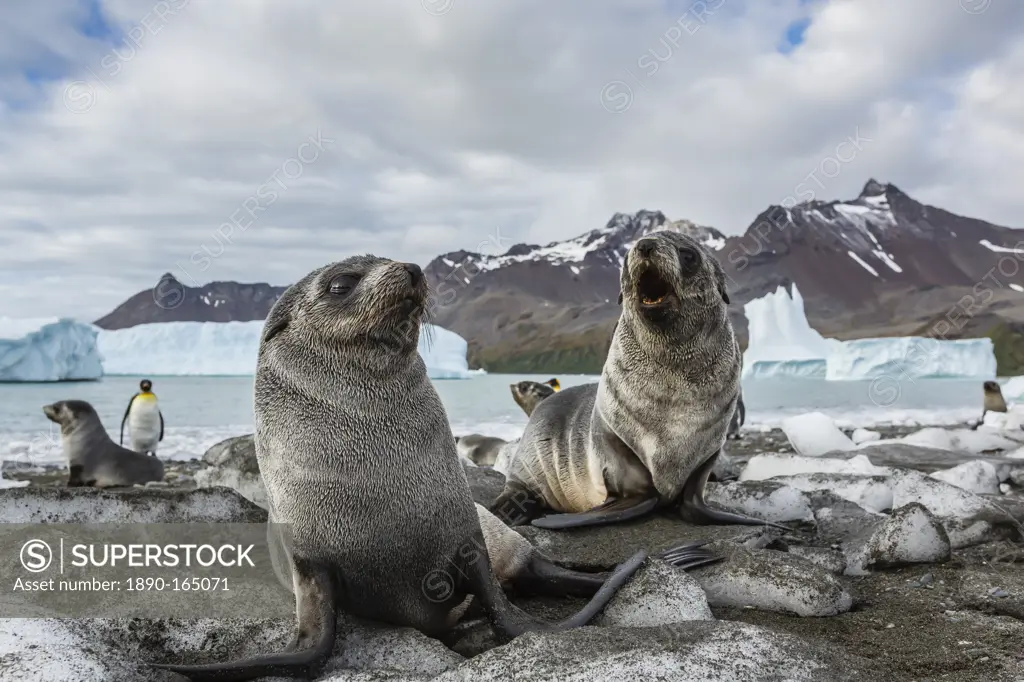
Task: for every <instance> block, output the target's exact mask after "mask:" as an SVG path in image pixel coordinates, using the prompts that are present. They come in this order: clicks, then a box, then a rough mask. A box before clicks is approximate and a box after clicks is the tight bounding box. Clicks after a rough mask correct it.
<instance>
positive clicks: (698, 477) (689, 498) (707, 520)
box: [681, 450, 792, 531]
mask: <svg viewBox="0 0 1024 682" xmlns="http://www.w3.org/2000/svg"><path fill="white" fill-rule="evenodd" d="M719 453H721V450H718V451H717V452H715V454H713V455H711V456H710V457H708V459H707V461H706V462H704V463H703V464H701V465H700V466H699V467H697V469H696V470H695V471H694V472H693V473H692V474H690V477H689V478H688V479H686V483H685V484H684V485H683V494H682V496H681V497H682V508H681V511H682V512H684V514H685V515H687V516H689V517H690V518H689V520H690V521H692V522H693V523H700V524H723V525H742V526H771V527H772V528H778V529H779V530H785V531H791V530H792V529H791V528H788V527H786V526H783V525H780V524H778V523H773V522H771V521H765V520H763V519H755V518H754V517H752V516H745V515H743V514H736V513H734V512H729V511H724V510H721V509H715V508H713V507H709V506H708V504H707V502H705V501H704V486H705V485H706V484H707V482H708V476H709V475H711V470H712V469H713V468H714V466H715V460H717V459H718V455H719Z"/></svg>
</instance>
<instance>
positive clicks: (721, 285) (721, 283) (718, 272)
mask: <svg viewBox="0 0 1024 682" xmlns="http://www.w3.org/2000/svg"><path fill="white" fill-rule="evenodd" d="M715 266H716V267H715V284H716V285H717V286H718V295H719V296H721V297H722V300H723V301H725V303H726V305H728V304H729V303H732V301H730V300H729V292H728V291H726V290H725V270H723V269H722V266H721V265H719V264H718V263H715Z"/></svg>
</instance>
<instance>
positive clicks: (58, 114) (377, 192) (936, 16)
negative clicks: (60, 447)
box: [0, 0, 1024, 319]
mask: <svg viewBox="0 0 1024 682" xmlns="http://www.w3.org/2000/svg"><path fill="white" fill-rule="evenodd" d="M985 1H986V0H963V3H960V4H958V2H956V1H955V0H948V1H947V0H942V2H936V1H935V0H902V1H901V2H899V3H893V2H890V1H888V0H831V1H829V2H825V1H817V2H811V3H801V2H798V1H797V0H772V1H771V2H767V1H758V2H752V1H743V0H703V1H702V2H698V3H694V4H692V5H691V4H690V3H689V2H688V0H684V2H669V3H665V2H663V1H662V0H594V1H589V2H583V1H582V0H581V1H578V2H565V3H550V2H541V1H540V0H514V1H513V0H497V1H495V2H487V3H471V2H468V1H467V0H422V1H421V0H401V1H398V0H395V1H394V2H386V3H385V2H379V3H368V2H364V3H338V2H332V1H331V0H323V1H321V2H313V1H312V0H310V1H308V2H303V3H282V2H272V1H271V0H219V1H218V2H199V1H198V0H192V1H191V2H187V0H165V2H162V3H161V2H152V1H150V0H116V1H114V0H111V1H109V2H106V3H104V4H103V9H104V12H106V14H107V16H108V17H109V18H110V20H111V21H112V22H115V23H116V24H117V25H118V27H119V29H120V31H121V32H122V33H123V34H125V35H127V36H132V37H134V38H135V41H136V43H137V44H133V43H132V42H130V40H129V42H127V43H126V42H124V41H123V40H122V41H121V42H120V43H117V44H110V43H105V42H103V41H100V40H96V39H90V38H86V37H84V36H82V35H81V33H80V31H78V30H77V29H76V26H78V25H80V23H81V21H82V20H83V16H84V10H83V5H82V3H76V2H71V1H70V0H68V1H67V2H64V3H60V2H53V3H42V4H41V6H40V7H38V8H37V7H35V5H40V3H29V5H31V6H32V10H31V11H28V10H26V7H27V6H26V7H21V6H20V5H19V7H18V8H16V11H15V9H3V8H0V99H2V100H3V101H4V103H5V105H4V106H3V107H0V123H2V125H0V246H2V248H0V300H2V301H3V304H2V305H0V314H3V315H12V316H28V315H40V314H70V315H75V316H78V317H84V318H86V319H94V318H96V317H98V316H99V315H101V314H104V313H106V312H107V311H109V310H110V309H111V308H112V307H113V306H114V305H116V304H117V303H119V302H120V301H121V300H123V299H124V298H126V297H127V296H129V295H130V294H133V293H135V292H136V291H139V290H140V289H142V288H144V287H147V286H152V285H153V284H154V283H155V282H156V280H157V278H158V277H159V275H160V274H161V273H163V272H165V271H171V272H174V273H176V274H177V275H178V276H179V277H181V278H182V279H183V280H184V281H186V282H188V281H189V279H188V277H193V278H195V280H197V281H199V282H207V281H211V280H224V279H238V280H242V281H270V282H272V283H276V284H285V283H288V282H290V281H294V280H295V279H297V278H298V277H299V276H301V275H302V274H304V273H305V272H306V271H307V270H309V269H311V268H313V267H316V266H318V265H320V264H322V263H324V262H326V261H329V260H334V259H338V258H342V257H344V256H346V255H349V254H352V253H357V252H366V251H370V252H375V253H379V254H381V255H387V256H391V257H395V258H403V259H410V260H416V261H418V262H420V263H424V264H425V263H426V262H427V261H428V260H429V259H430V258H432V257H433V256H435V255H437V254H438V253H440V252H443V251H448V250H455V249H459V248H467V249H473V248H476V247H477V246H478V245H480V244H481V243H482V242H485V241H487V240H488V238H489V236H490V235H494V234H496V231H500V234H501V236H502V240H507V239H509V238H510V237H511V238H514V239H516V240H523V241H530V242H534V243H536V242H546V241H549V240H552V239H559V238H565V237H569V236H573V235H575V234H578V233H580V232H583V231H585V230H587V229H590V228H592V227H595V226H598V225H601V224H603V223H604V222H605V221H606V220H607V219H608V217H610V215H611V214H612V213H613V212H615V211H635V210H638V209H640V208H649V209H661V210H663V211H665V212H666V214H668V215H669V216H670V217H672V218H688V219H690V220H694V221H696V222H698V223H704V224H710V225H714V226H716V227H718V228H719V229H722V230H723V231H725V232H727V233H731V234H735V233H738V232H740V231H742V230H743V229H745V228H746V226H747V225H748V224H749V223H750V222H751V221H752V220H753V218H754V216H755V215H757V214H758V213H759V212H760V211H762V210H763V209H764V208H766V207H767V205H768V204H770V203H778V202H781V201H782V200H783V199H784V198H786V197H787V196H791V195H794V193H795V192H796V191H797V190H796V188H797V187H800V186H801V183H803V186H804V187H805V188H806V187H811V188H812V190H813V191H814V193H815V195H816V196H817V197H818V198H822V199H831V198H837V197H847V196H851V195H853V194H855V193H856V192H857V191H858V190H859V188H860V186H861V185H862V184H863V182H864V181H865V180H866V179H867V177H869V176H873V177H876V178H878V179H881V180H888V181H891V182H895V183H896V184H898V185H900V187H901V188H903V189H904V190H905V191H907V192H909V193H910V194H911V195H913V196H916V197H918V198H920V199H922V200H925V201H928V202H930V203H934V204H936V205H939V206H942V207H944V208H947V209H949V210H952V211H956V212H961V213H965V214H968V215H973V216H977V217H981V218H985V219H988V220H991V221H994V222H997V223H1002V224H1008V225H1013V226H1024V220H1021V218H1020V216H1021V215H1024V195H1021V193H1020V192H1019V189H1018V185H1019V183H1018V182H1017V176H1018V173H1017V169H1019V168H1020V167H1021V165H1022V164H1024V91H1022V90H1021V89H1020V87H1019V83H1021V82H1024V21H1022V19H1024V6H1020V7H1018V6H1017V3H993V4H992V6H991V7H987V9H986V10H985V11H983V12H981V13H977V14H970V13H968V12H966V11H964V9H963V7H962V6H961V4H966V5H968V7H972V8H977V7H981V6H984V3H985ZM22 4H24V3H22ZM43 6H45V9H44V8H43ZM425 7H426V8H428V9H430V8H433V9H434V10H435V11H437V10H445V9H447V11H445V12H444V13H442V14H440V15H438V14H436V13H435V14H431V13H430V12H428V11H426V9H425ZM171 10H175V11H173V12H172V11H171ZM804 16H809V17H810V18H811V20H812V21H811V23H810V25H809V27H808V28H807V30H806V33H805V40H804V42H803V44H802V45H800V46H799V47H797V48H796V49H794V50H793V51H791V52H789V53H788V54H781V53H779V52H778V51H776V47H777V46H778V45H779V43H780V41H781V40H782V36H783V35H784V33H785V31H786V28H787V26H788V25H789V24H790V23H791V22H793V21H795V20H797V19H799V18H801V17H804ZM42 62H45V63H46V65H47V68H48V69H50V70H53V69H57V70H58V73H59V74H60V77H59V78H57V79H55V80H51V81H49V82H46V83H45V84H43V85H38V84H35V85H34V84H33V83H32V82H31V80H30V79H29V78H28V77H27V76H26V72H32V71H33V69H36V70H38V69H37V66H38V64H40V63H42ZM612 82H616V83H613V85H611V86H608V88H606V84H609V83H612ZM69 86H70V89H69ZM602 93H604V95H605V96H606V99H605V100H604V101H602V99H601V96H602ZM626 104H628V105H629V106H628V108H626V109H625V110H624V111H619V112H618V113H613V111H614V110H618V109H621V108H622V107H623V106H624V105H626ZM70 109H76V111H77V113H76V111H71V110H70ZM83 109H85V110H83ZM608 109H612V110H613V111H609V110H608ZM318 134H319V135H321V136H322V137H323V138H324V139H325V140H330V142H326V141H325V142H323V143H322V145H321V148H315V147H310V146H309V145H308V144H307V143H308V142H309V140H310V138H311V137H312V138H314V139H316V138H317V136H318ZM857 135H859V136H860V137H861V138H862V140H869V141H867V142H861V143H860V149H857V150H856V151H855V152H852V151H851V150H852V149H854V148H852V147H850V145H849V144H848V143H847V145H846V146H845V147H842V148H840V151H839V152H838V153H837V146H838V145H840V144H841V143H843V141H844V140H848V138H851V137H855V136H857ZM303 144H307V146H305V147H302V145H303ZM314 152H315V153H314ZM300 154H301V155H302V156H303V158H304V159H305V161H300V160H296V161H289V159H298V157H299V155H300ZM837 155H839V156H841V157H842V158H843V159H844V160H843V162H842V163H837V162H834V161H831V159H833V158H835V157H836V156H837ZM811 173H814V174H815V175H813V176H812V180H808V175H809V174H811ZM830 176H831V177H830ZM815 183H817V184H815ZM270 190H273V191H274V192H275V194H276V196H275V198H274V199H273V200H270V199H269V198H268V196H269V194H268V193H269V191H270ZM232 216H234V218H235V220H236V221H237V223H236V225H235V226H232V227H222V226H223V225H224V224H225V223H230V221H231V217H232ZM243 225H244V229H243V227H242V226H243ZM225 235H226V236H225ZM214 254H216V257H212V256H213V255H214ZM182 268H183V269H184V272H183V271H182Z"/></svg>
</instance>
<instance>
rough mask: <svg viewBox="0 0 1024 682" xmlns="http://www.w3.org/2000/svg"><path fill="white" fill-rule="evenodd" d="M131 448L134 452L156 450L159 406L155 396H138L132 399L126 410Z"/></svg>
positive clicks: (158, 436)
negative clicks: (130, 405) (129, 406)
mask: <svg viewBox="0 0 1024 682" xmlns="http://www.w3.org/2000/svg"><path fill="white" fill-rule="evenodd" d="M128 429H129V431H130V440H131V449H132V450H135V451H136V452H156V446H157V443H159V442H160V408H159V407H158V406H157V402H156V398H148V397H147V396H139V397H137V398H135V400H133V401H132V407H131V410H129V412H128Z"/></svg>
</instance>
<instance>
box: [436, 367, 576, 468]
mask: <svg viewBox="0 0 1024 682" xmlns="http://www.w3.org/2000/svg"><path fill="white" fill-rule="evenodd" d="M509 388H511V389H512V399H513V400H515V401H516V404H517V405H519V407H521V408H522V409H523V412H525V413H526V416H527V417H529V416H530V415H531V414H533V410H534V409H535V408H536V407H537V405H538V404H539V403H540V401H542V400H544V399H545V398H547V397H549V396H552V395H554V393H555V391H557V390H559V389H561V385H560V384H559V383H558V379H549V380H548V381H545V382H544V383H541V382H539V381H517V382H516V383H514V384H509ZM517 442H518V441H507V440H505V439H504V438H497V437H496V436H484V435H481V434H479V433H471V434H469V435H468V436H456V437H455V447H456V449H457V450H458V453H459V456H460V457H464V458H465V459H468V460H469V461H470V462H472V463H473V464H476V465H477V466H489V467H493V466H495V464H496V463H497V462H498V461H499V460H502V461H504V460H505V459H507V457H508V455H509V454H510V453H508V452H506V454H505V456H504V457H503V456H502V450H505V451H508V450H510V449H511V450H514V449H515V446H516V443H517Z"/></svg>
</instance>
